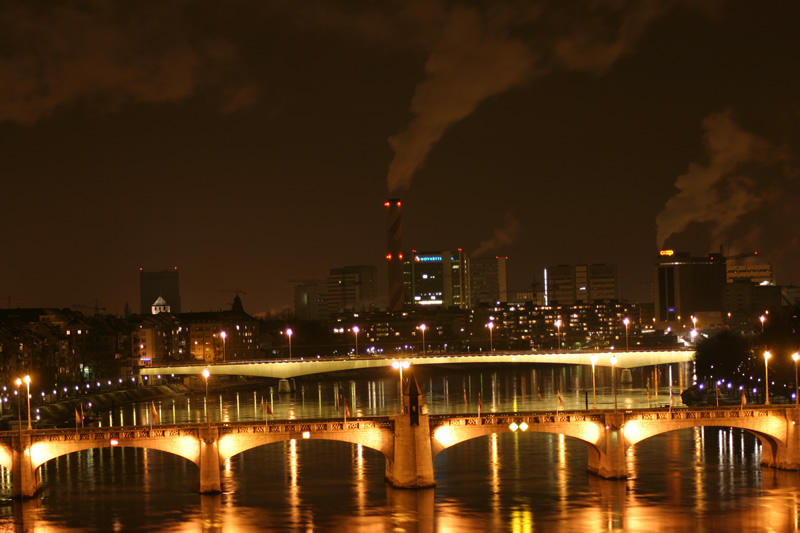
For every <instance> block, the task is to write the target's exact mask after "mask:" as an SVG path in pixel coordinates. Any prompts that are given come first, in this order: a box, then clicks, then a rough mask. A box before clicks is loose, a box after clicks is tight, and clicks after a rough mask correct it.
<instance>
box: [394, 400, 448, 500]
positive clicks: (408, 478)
mask: <svg viewBox="0 0 800 533" xmlns="http://www.w3.org/2000/svg"><path fill="white" fill-rule="evenodd" d="M410 417H411V415H410V414H407V413H406V414H402V415H397V416H393V417H392V418H393V419H394V454H393V455H394V456H393V457H392V458H391V459H390V458H388V457H387V458H386V481H387V483H389V485H391V486H392V487H395V488H398V489H422V488H427V487H433V486H435V485H436V482H435V481H434V478H433V453H432V451H431V429H430V423H429V421H428V415H419V425H415V426H412V425H411V420H410Z"/></svg>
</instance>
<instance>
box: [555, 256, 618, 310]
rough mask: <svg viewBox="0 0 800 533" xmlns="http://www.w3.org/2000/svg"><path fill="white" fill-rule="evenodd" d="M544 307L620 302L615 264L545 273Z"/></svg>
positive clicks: (574, 266) (557, 269) (561, 267)
mask: <svg viewBox="0 0 800 533" xmlns="http://www.w3.org/2000/svg"><path fill="white" fill-rule="evenodd" d="M544 290H545V305H574V304H577V303H591V302H610V301H614V300H619V273H618V270H617V266H616V265H603V264H594V265H558V266H556V267H550V268H547V269H546V270H545V271H544Z"/></svg>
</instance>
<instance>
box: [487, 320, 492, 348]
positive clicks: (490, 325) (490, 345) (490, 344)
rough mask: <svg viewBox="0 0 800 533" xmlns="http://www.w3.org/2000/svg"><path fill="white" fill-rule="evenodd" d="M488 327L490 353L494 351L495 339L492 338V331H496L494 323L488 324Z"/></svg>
mask: <svg viewBox="0 0 800 533" xmlns="http://www.w3.org/2000/svg"><path fill="white" fill-rule="evenodd" d="M486 327H487V328H489V351H490V352H493V351H494V339H493V338H492V330H493V329H494V322H489V323H488V324H486Z"/></svg>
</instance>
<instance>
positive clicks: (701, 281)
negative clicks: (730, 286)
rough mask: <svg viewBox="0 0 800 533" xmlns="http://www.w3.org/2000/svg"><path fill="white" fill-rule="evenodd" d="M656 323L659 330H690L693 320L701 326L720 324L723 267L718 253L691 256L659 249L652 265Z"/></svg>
mask: <svg viewBox="0 0 800 533" xmlns="http://www.w3.org/2000/svg"><path fill="white" fill-rule="evenodd" d="M654 283H655V286H656V292H655V300H656V302H655V304H656V306H655V307H656V309H655V311H656V322H657V325H658V326H659V327H661V328H664V327H667V326H670V327H673V328H675V327H677V328H679V329H686V328H687V327H688V328H691V327H692V317H693V316H694V317H695V318H696V319H697V320H699V321H700V323H701V324H703V326H704V327H713V326H715V325H719V324H721V323H722V312H723V308H724V299H725V284H726V268H725V257H723V256H722V254H721V253H717V254H709V255H708V256H706V257H691V256H690V255H689V253H687V252H674V251H673V250H662V251H661V252H660V255H659V256H658V259H657V262H656V265H655V280H654Z"/></svg>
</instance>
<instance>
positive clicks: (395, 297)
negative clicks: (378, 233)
mask: <svg viewBox="0 0 800 533" xmlns="http://www.w3.org/2000/svg"><path fill="white" fill-rule="evenodd" d="M383 205H385V206H386V208H387V209H389V224H388V228H387V229H388V231H387V238H386V248H387V253H386V263H387V264H388V265H389V310H390V311H400V310H401V309H403V301H404V299H405V298H404V295H403V243H402V238H403V221H402V209H401V207H402V204H401V203H400V200H399V199H398V198H389V199H388V200H386V202H385V203H384V204H383Z"/></svg>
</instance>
